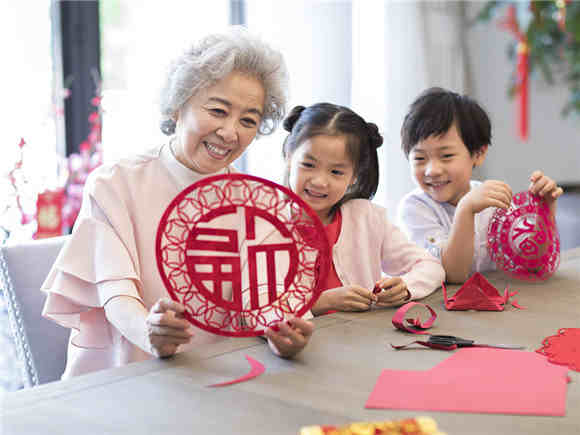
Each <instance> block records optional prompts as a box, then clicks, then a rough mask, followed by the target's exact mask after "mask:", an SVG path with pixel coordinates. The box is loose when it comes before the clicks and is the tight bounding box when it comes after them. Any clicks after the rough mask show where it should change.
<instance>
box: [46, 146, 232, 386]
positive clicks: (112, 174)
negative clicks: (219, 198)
mask: <svg viewBox="0 0 580 435" xmlns="http://www.w3.org/2000/svg"><path fill="white" fill-rule="evenodd" d="M226 171H235V170H234V169H233V168H226V169H225V170H224V171H222V172H226ZM204 176H205V175H201V174H198V173H195V172H193V171H192V170H190V169H188V168H187V167H185V166H183V165H182V164H181V163H179V162H178V161H177V160H176V159H175V157H174V156H173V154H172V152H171V149H170V147H169V146H168V145H163V146H161V147H157V148H155V149H153V150H150V151H149V152H146V153H145V154H143V155H140V156H138V157H135V158H130V159H125V160H122V161H120V162H118V163H115V164H113V165H105V166H101V167H99V168H97V169H96V170H95V171H93V173H91V175H90V176H89V178H88V180H87V183H86V185H85V190H84V196H83V205H82V209H81V211H80V214H79V217H78V219H77V221H76V223H75V227H74V231H73V234H72V236H71V237H70V239H69V241H68V242H67V243H66V245H65V246H64V247H63V249H62V251H61V253H60V255H59V256H58V258H57V260H56V262H55V264H54V266H53V267H52V269H51V271H50V273H49V275H48V277H47V279H46V281H45V282H44V284H43V286H42V290H43V291H45V292H46V293H47V294H48V297H47V300H46V303H45V306H44V310H43V315H44V316H45V317H47V318H49V319H52V320H54V321H55V322H57V323H59V324H60V325H62V326H64V327H66V328H71V329H72V330H73V331H72V332H71V338H70V341H69V347H68V355H67V365H66V370H65V372H64V374H63V376H62V378H63V379H66V378H68V377H70V376H75V375H79V374H82V373H86V372H90V371H94V370H101V369H106V368H111V367H117V366H121V365H124V364H127V363H131V362H135V361H142V360H145V359H149V358H152V355H150V354H148V353H146V352H144V351H142V350H141V349H140V348H138V347H137V346H135V345H133V344H132V343H131V342H130V341H128V340H127V339H126V338H124V337H123V336H122V335H121V334H120V333H119V332H118V331H117V330H116V328H114V327H113V326H112V325H111V324H110V323H109V322H108V320H107V318H106V317H105V311H104V308H103V307H104V305H105V304H106V302H107V301H108V300H110V299H111V298H113V297H116V296H121V295H125V296H130V297H133V298H136V299H138V300H139V301H141V302H142V303H143V304H144V306H145V308H146V309H147V310H149V309H150V308H151V306H152V305H153V304H154V303H155V302H156V301H157V300H158V299H159V298H161V297H167V292H166V290H165V287H164V285H163V282H162V281H161V278H160V275H159V273H158V271H157V263H156V257H155V237H156V232H157V226H158V224H159V221H160V219H161V216H162V215H163V213H164V211H165V209H166V208H167V206H168V205H169V203H170V202H171V201H172V200H173V198H174V197H175V196H176V195H177V194H178V193H179V192H181V191H182V190H183V189H184V188H185V187H187V186H189V185H190V184H192V183H194V182H196V181H198V180H200V179H202V178H203V177H204ZM223 339H224V338H223V337H220V336H217V335H214V334H210V333H208V332H206V331H203V330H201V329H197V330H195V334H194V337H193V339H192V341H191V342H190V343H189V344H187V345H184V346H181V348H180V350H181V351H184V350H188V349H191V348H192V347H195V346H196V345H198V344H201V343H210V342H216V341H219V340H223Z"/></svg>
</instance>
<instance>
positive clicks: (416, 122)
mask: <svg viewBox="0 0 580 435" xmlns="http://www.w3.org/2000/svg"><path fill="white" fill-rule="evenodd" d="M453 123H455V126H456V128H457V131H458V133H459V136H460V137H461V139H462V140H463V143H464V144H465V146H466V147H467V149H468V150H469V153H470V154H471V155H472V156H473V155H474V153H477V152H478V151H479V150H480V149H481V148H482V147H484V146H486V145H491V122H490V120H489V117H488V116H487V113H486V112H485V110H483V108H482V107H481V106H480V105H479V104H478V103H477V102H476V101H475V100H473V99H472V98H470V97H468V96H467V95H459V94H457V93H455V92H451V91H448V90H446V89H443V88H438V87H434V88H429V89H427V90H426V91H424V92H423V93H421V94H420V95H419V96H418V97H417V98H416V99H415V101H413V103H412V104H411V106H410V108H409V112H408V113H407V115H406V116H405V120H404V121H403V126H402V127H401V148H402V149H403V152H404V153H405V156H406V157H409V153H410V152H411V150H412V149H413V147H414V146H415V145H417V143H419V142H421V141H422V140H425V139H427V138H428V137H429V136H433V135H434V136H441V135H443V134H445V133H446V132H447V131H448V130H449V128H450V127H451V125H453Z"/></svg>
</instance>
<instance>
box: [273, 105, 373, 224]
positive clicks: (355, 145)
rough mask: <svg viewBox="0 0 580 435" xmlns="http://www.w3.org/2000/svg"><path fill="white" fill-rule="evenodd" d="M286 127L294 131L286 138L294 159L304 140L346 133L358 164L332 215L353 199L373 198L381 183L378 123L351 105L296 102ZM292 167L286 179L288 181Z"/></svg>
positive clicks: (286, 150) (285, 152)
mask: <svg viewBox="0 0 580 435" xmlns="http://www.w3.org/2000/svg"><path fill="white" fill-rule="evenodd" d="M283 125H284V129H285V130H286V131H288V132H289V133H290V134H289V135H288V137H287V138H286V140H285V141H284V146H283V149H282V153H283V156H284V158H285V159H290V158H291V157H292V154H293V153H294V151H296V149H297V148H298V147H299V146H300V145H301V144H302V143H304V141H306V140H308V139H310V138H312V137H314V136H319V135H328V136H345V137H346V152H347V154H348V156H349V157H350V159H351V160H352V162H353V164H354V175H355V182H354V184H353V185H352V186H350V187H349V189H348V190H347V192H346V194H345V195H344V196H343V197H342V199H341V200H340V201H339V202H338V203H337V204H335V205H334V206H333V207H332V209H331V210H330V214H331V215H332V214H333V213H334V211H335V210H337V209H338V208H339V207H340V206H341V205H342V204H344V203H345V202H347V201H348V200H350V199H354V198H365V199H372V198H373V196H374V195H375V193H376V192H377V187H378V185H379V160H378V156H377V148H378V147H380V146H381V145H382V144H383V137H382V136H381V134H380V133H379V129H378V127H377V126H376V124H373V123H372V122H366V121H365V120H364V119H363V118H362V117H361V116H359V115H357V114H356V113H355V112H353V111H352V110H351V109H349V108H347V107H344V106H339V105H336V104H330V103H318V104H314V105H312V106H309V107H304V106H296V107H294V108H293V109H292V111H291V112H290V113H289V115H288V116H287V117H286V119H285V120H284V124H283ZM288 178H289V169H288V168H287V170H286V176H285V182H286V184H288V181H289V180H288Z"/></svg>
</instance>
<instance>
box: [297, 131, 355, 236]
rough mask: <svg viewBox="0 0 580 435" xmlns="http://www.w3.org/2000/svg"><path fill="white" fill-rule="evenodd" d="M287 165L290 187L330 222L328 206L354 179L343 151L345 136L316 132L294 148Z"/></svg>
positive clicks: (329, 207)
mask: <svg viewBox="0 0 580 435" xmlns="http://www.w3.org/2000/svg"><path fill="white" fill-rule="evenodd" d="M288 165H289V172H290V177H289V182H290V188H291V189H292V190H293V191H294V192H295V193H296V194H297V195H298V196H300V198H302V199H303V200H304V201H306V203H308V205H310V207H312V209H313V210H314V211H315V212H316V214H317V215H318V217H319V218H320V220H321V221H322V223H323V224H325V225H327V224H329V223H330V221H331V219H332V217H331V216H329V215H328V213H329V212H330V209H331V208H332V206H333V205H335V204H336V203H337V202H338V201H340V200H341V199H342V197H343V196H344V194H345V193H346V191H347V189H348V187H349V186H350V185H351V184H352V183H353V182H354V181H355V173H354V165H353V162H352V161H351V159H350V157H349V156H348V154H347V151H346V137H345V136H327V135H318V136H314V137H312V138H310V139H307V140H306V141H304V142H303V143H302V144H300V145H299V146H298V148H297V149H296V150H295V151H294V153H293V154H292V156H291V157H290V160H289V161H288Z"/></svg>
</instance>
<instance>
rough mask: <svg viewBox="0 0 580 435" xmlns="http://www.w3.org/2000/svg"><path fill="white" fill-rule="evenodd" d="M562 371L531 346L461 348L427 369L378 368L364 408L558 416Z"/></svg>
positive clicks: (561, 401) (562, 394) (562, 395)
mask: <svg viewBox="0 0 580 435" xmlns="http://www.w3.org/2000/svg"><path fill="white" fill-rule="evenodd" d="M567 371H568V369H567V368H566V367H562V366H558V365H554V364H550V363H548V361H546V359H545V358H543V357H542V356H541V355H538V354H537V353H534V352H523V351H514V350H502V349H491V348H465V349H460V350H458V351H457V352H455V353H453V354H452V355H451V356H450V357H449V358H447V359H446V360H445V361H443V362H441V363H440V364H438V365H437V366H435V367H434V368H432V369H430V370H426V371H410V370H383V372H382V373H381V375H380V376H379V379H378V381H377V383H376V384H375V387H374V389H373V391H372V392H371V394H370V396H369V398H368V400H367V402H366V405H365V408H376V409H407V410H423V411H447V412H472V413H489V414H521V415H559V416H563V415H565V414H566V384H567V381H568V379H567V376H566V372H567Z"/></svg>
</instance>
